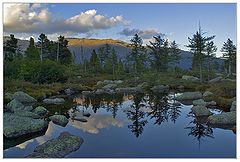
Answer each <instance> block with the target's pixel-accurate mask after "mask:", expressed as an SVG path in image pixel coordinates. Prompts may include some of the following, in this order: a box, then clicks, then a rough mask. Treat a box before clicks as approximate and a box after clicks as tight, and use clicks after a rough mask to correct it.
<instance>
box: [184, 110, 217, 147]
mask: <svg viewBox="0 0 240 162" xmlns="http://www.w3.org/2000/svg"><path fill="white" fill-rule="evenodd" d="M188 117H193V120H192V121H191V122H190V123H189V125H190V124H193V125H192V126H188V127H186V128H185V129H189V131H190V132H189V133H188V136H193V137H194V138H196V139H197V141H198V147H199V149H200V146H201V141H202V140H203V139H204V138H205V137H209V138H214V136H213V129H212V128H211V127H210V126H208V125H207V124H206V117H201V118H196V117H195V116H194V115H193V114H192V113H191V112H190V113H189V115H188Z"/></svg>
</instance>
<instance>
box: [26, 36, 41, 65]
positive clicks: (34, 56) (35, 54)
mask: <svg viewBox="0 0 240 162" xmlns="http://www.w3.org/2000/svg"><path fill="white" fill-rule="evenodd" d="M29 42H30V43H29V46H28V48H27V50H26V51H25V56H26V58H27V59H31V60H39V50H38V49H37V47H36V46H35V43H34V39H33V38H32V37H30V41H29Z"/></svg>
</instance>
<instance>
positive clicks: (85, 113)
mask: <svg viewBox="0 0 240 162" xmlns="http://www.w3.org/2000/svg"><path fill="white" fill-rule="evenodd" d="M83 116H86V117H90V116H91V114H90V113H89V112H84V113H83Z"/></svg>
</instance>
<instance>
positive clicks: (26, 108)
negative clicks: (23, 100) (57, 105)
mask: <svg viewBox="0 0 240 162" xmlns="http://www.w3.org/2000/svg"><path fill="white" fill-rule="evenodd" d="M24 110H25V111H32V110H33V107H32V106H25V107H24Z"/></svg>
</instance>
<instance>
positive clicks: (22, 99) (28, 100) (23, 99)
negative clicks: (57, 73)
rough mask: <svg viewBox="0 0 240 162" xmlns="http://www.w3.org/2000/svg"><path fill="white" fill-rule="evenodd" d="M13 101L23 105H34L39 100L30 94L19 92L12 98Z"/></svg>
mask: <svg viewBox="0 0 240 162" xmlns="http://www.w3.org/2000/svg"><path fill="white" fill-rule="evenodd" d="M12 98H13V99H16V100H18V101H19V102H21V103H33V102H37V100H36V99H35V98H33V97H31V96H29V95H28V94H26V93H24V92H22V91H19V92H15V93H14V94H13V96H12Z"/></svg>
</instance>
